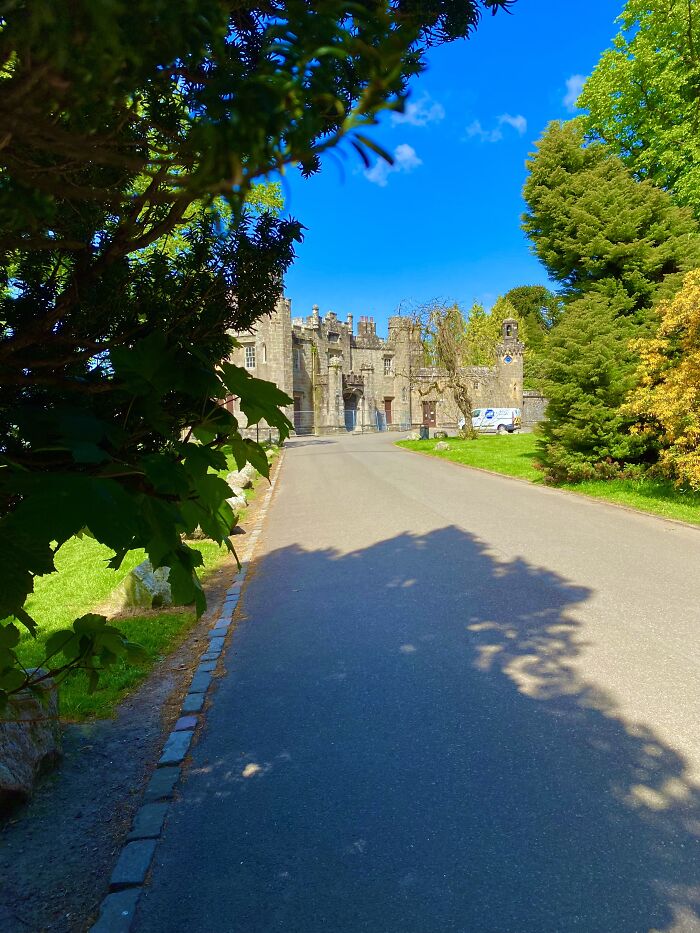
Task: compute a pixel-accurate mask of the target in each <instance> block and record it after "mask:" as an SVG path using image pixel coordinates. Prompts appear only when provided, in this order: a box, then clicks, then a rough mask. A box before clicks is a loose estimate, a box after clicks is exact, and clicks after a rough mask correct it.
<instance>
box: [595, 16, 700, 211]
mask: <svg viewBox="0 0 700 933" xmlns="http://www.w3.org/2000/svg"><path fill="white" fill-rule="evenodd" d="M619 22H620V24H621V29H620V32H619V33H618V35H617V36H616V37H615V39H614V40H613V45H612V48H611V49H608V50H607V51H605V52H604V53H603V55H602V57H601V59H600V61H599V63H598V64H597V66H596V67H595V69H594V71H593V74H592V75H591V76H590V78H589V79H588V80H587V81H586V83H585V85H584V88H583V92H582V94H581V96H580V98H579V105H580V106H581V107H584V108H586V109H587V110H588V111H589V113H588V116H587V117H585V123H584V125H585V128H586V133H587V134H588V136H589V137H590V138H591V139H593V140H599V141H602V142H604V143H606V144H607V145H608V146H609V148H610V150H611V151H614V152H616V153H617V154H618V155H620V156H621V158H622V159H623V160H624V162H625V164H626V165H627V166H628V167H629V168H630V170H631V171H632V172H633V173H634V175H635V176H636V177H637V178H639V179H648V180H649V181H651V182H653V183H654V184H655V185H657V186H658V187H660V188H664V189H666V190H667V191H669V193H671V195H672V196H673V198H674V199H675V200H676V201H677V202H678V203H679V204H683V205H687V206H688V207H690V208H691V209H692V210H693V212H694V214H695V216H696V217H700V92H699V90H698V89H699V88H700V11H699V10H698V5H697V2H696V0H628V2H627V3H626V5H625V8H624V11H623V13H622V15H621V16H620V17H619Z"/></svg>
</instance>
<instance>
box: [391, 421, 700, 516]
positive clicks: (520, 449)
mask: <svg viewBox="0 0 700 933" xmlns="http://www.w3.org/2000/svg"><path fill="white" fill-rule="evenodd" d="M436 443H437V441H435V440H430V441H399V442H398V446H399V447H405V448H406V449H408V450H419V451H423V452H424V453H429V454H432V455H433V456H435V457H442V458H443V459H444V460H454V461H456V462H457V463H464V464H465V465H466V466H473V467H481V468H482V469H484V470H493V472H494V473H504V474H505V475H507V476H519V477H521V478H522V479H526V480H529V481H530V482H532V483H541V482H542V474H541V473H540V472H539V470H537V469H536V468H535V466H534V463H535V460H536V459H537V435H535V434H512V435H511V434H506V435H502V436H498V435H482V436H481V437H479V438H477V440H475V441H464V440H461V439H459V438H454V437H451V438H449V439H448V441H447V443H448V444H449V445H450V450H435V444H436ZM561 488H562V489H569V490H571V491H572V492H577V493H580V494H582V495H585V496H591V497H592V498H594V499H604V500H605V501H606V502H615V503H617V504H619V505H626V506H629V507H630V508H634V509H639V510H640V511H642V512H651V513H653V514H654V515H662V516H663V517H664V518H676V519H679V520H680V521H684V522H690V523H691V524H694V525H700V493H697V492H692V491H690V490H683V489H677V488H676V487H675V486H674V485H673V483H670V482H668V480H661V479H650V478H647V479H638V480H631V479H616V480H608V481H605V480H591V481H590V482H585V483H578V484H575V485H574V484H572V485H568V486H563V487H561Z"/></svg>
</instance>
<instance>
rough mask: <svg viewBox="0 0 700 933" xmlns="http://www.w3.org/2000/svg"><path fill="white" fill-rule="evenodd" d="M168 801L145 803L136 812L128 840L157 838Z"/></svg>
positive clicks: (166, 810)
mask: <svg viewBox="0 0 700 933" xmlns="http://www.w3.org/2000/svg"><path fill="white" fill-rule="evenodd" d="M169 806H170V804H169V803H145V804H144V805H143V806H142V807H141V808H140V809H139V810H138V811H137V812H136V817H135V819H134V826H133V829H132V830H131V832H130V833H129V835H128V836H127V837H126V838H127V839H128V840H130V841H131V840H134V839H157V838H158V836H160V831H161V829H162V828H163V821H164V820H165V815H166V813H167V812H168V807H169Z"/></svg>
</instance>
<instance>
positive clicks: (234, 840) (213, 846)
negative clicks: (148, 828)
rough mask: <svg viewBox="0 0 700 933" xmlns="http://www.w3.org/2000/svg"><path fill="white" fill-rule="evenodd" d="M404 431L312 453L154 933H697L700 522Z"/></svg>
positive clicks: (174, 830)
mask: <svg viewBox="0 0 700 933" xmlns="http://www.w3.org/2000/svg"><path fill="white" fill-rule="evenodd" d="M392 440H393V438H392V437H391V436H390V435H364V436H347V437H342V438H339V439H333V438H322V439H307V440H304V439H298V440H296V441H294V442H292V443H291V444H290V445H289V449H288V450H287V453H286V458H285V463H284V464H283V467H282V473H281V476H280V482H279V484H278V487H277V490H276V492H275V497H274V499H273V504H272V506H271V509H270V513H269V516H268V519H267V522H266V526H265V529H264V532H263V536H262V538H261V539H260V545H259V547H258V552H257V559H256V563H255V565H254V566H253V568H252V570H251V573H250V574H249V576H248V583H247V585H246V588H245V591H244V596H243V600H242V604H241V607H242V616H241V619H240V622H239V624H238V626H237V628H236V630H235V631H234V633H233V636H232V640H231V644H230V645H229V648H228V653H227V656H226V665H225V666H226V676H225V677H224V678H223V679H221V680H220V682H219V685H218V688H217V689H216V691H215V692H214V695H213V705H212V708H211V710H210V711H209V714H208V717H207V723H206V725H205V727H204V729H203V732H202V734H201V736H200V738H199V741H198V742H197V744H196V746H195V747H194V750H193V754H192V763H191V766H190V768H189V770H188V772H187V776H186V780H185V782H184V784H183V787H182V793H181V796H180V799H178V800H177V801H176V803H175V804H174V807H173V810H172V814H171V816H170V818H169V821H168V824H167V827H166V830H165V834H164V838H163V840H162V841H161V842H160V844H159V846H158V849H157V851H156V856H155V862H154V865H155V867H154V871H153V875H152V880H151V883H150V885H149V886H147V888H146V889H145V891H144V895H143V896H142V898H141V902H140V905H139V909H138V913H137V921H136V930H137V933H182V931H187V933H578V931H580V933H647V931H652V930H653V931H664V933H670V931H673V933H690V931H698V930H700V919H699V918H700V796H699V789H700V691H699V690H698V686H699V683H698V670H699V661H700V618H699V616H700V530H695V529H692V528H687V527H684V526H682V525H679V524H674V523H671V522H666V521H663V520H661V519H657V518H654V517H650V516H645V515H642V514H639V513H634V512H630V511H625V510H622V509H617V508H614V507H611V506H608V505H605V504H602V503H599V502H596V501H593V500H587V499H584V498H581V497H577V496H575V495H571V494H565V493H561V492H557V491H555V490H548V489H543V488H538V487H533V486H528V485H527V484H524V483H521V482H517V481H513V480H509V479H506V478H501V477H497V476H492V475H488V474H485V473H481V472H477V471H472V470H467V469H464V468H461V467H459V466H456V465H454V464H450V463H447V462H444V461H441V460H438V459H430V458H428V457H423V456H418V455H415V454H412V453H408V452H406V451H403V450H400V449H397V448H395V447H394V446H393V445H392V443H391V441H392ZM503 442H504V443H507V438H505V439H504V440H503Z"/></svg>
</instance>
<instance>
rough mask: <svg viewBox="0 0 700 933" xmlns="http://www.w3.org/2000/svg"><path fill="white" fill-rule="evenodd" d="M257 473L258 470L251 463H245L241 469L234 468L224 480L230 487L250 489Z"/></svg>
mask: <svg viewBox="0 0 700 933" xmlns="http://www.w3.org/2000/svg"><path fill="white" fill-rule="evenodd" d="M257 475H258V471H257V470H256V469H255V467H254V466H253V465H252V464H251V463H246V465H245V466H244V467H243V469H242V470H234V471H233V473H229V474H228V476H227V477H226V482H227V483H228V484H229V486H230V487H231V489H235V488H237V489H250V487H251V486H252V485H253V480H254V479H255V477H256V476H257Z"/></svg>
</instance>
